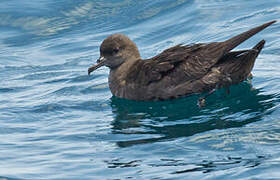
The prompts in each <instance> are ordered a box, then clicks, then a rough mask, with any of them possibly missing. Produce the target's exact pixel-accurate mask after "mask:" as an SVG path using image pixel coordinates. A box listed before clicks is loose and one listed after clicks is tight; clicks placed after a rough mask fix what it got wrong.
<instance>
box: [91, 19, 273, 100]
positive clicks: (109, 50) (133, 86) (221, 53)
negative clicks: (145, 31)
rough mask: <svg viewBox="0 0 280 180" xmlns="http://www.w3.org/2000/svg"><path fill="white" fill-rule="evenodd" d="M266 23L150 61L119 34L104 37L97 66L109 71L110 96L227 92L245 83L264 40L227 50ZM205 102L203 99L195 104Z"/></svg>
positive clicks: (172, 50) (162, 96)
mask: <svg viewBox="0 0 280 180" xmlns="http://www.w3.org/2000/svg"><path fill="white" fill-rule="evenodd" d="M275 22H276V21H271V22H268V23H265V24H263V25H261V26H258V27H255V28H253V29H251V30H249V31H246V32H244V33H241V34H239V35H237V36H234V37H232V38H230V39H228V40H226V41H223V42H212V43H199V44H190V45H182V44H179V45H176V46H174V47H171V48H168V49H166V50H164V51H163V52H161V53H160V54H158V55H156V56H155V57H152V58H150V59H146V60H143V59H141V56H140V53H139V51H138V48H137V46H136V44H135V43H134V42H133V41H131V40H130V39H129V38H128V37H127V36H125V35H123V34H113V35H111V36H109V37H107V38H106V39H105V40H104V41H103V42H102V44H101V46H100V58H99V59H98V60H97V64H95V65H93V66H91V67H90V68H89V69H88V74H90V73H91V72H92V71H94V70H96V69H97V68H99V67H101V66H107V67H109V68H110V75H109V87H110V90H111V92H112V94H113V95H114V96H117V97H120V98H125V99H130V100H137V101H150V100H151V101H155V100H167V99H173V98H179V97H182V96H188V95H191V94H195V93H203V92H208V93H209V94H211V93H212V92H214V90H215V89H218V88H223V87H225V88H228V87H229V86H230V85H233V84H238V83H240V82H242V81H244V80H246V79H247V78H248V77H249V76H250V75H251V71H252V68H253V66H254V63H255V60H256V58H257V56H258V55H259V53H260V52H261V50H262V48H263V46H264V44H265V41H264V40H261V41H260V42H259V43H257V44H256V45H255V46H254V47H253V48H252V49H247V50H239V51H231V50H232V49H234V48H235V47H236V46H238V45H239V44H241V43H242V42H244V41H245V40H247V39H249V38H250V37H252V36H253V35H255V34H256V33H258V32H260V31H262V30H263V29H265V28H266V27H268V26H270V25H271V24H273V23H275ZM199 102H200V103H201V105H203V104H204V98H201V99H200V100H199Z"/></svg>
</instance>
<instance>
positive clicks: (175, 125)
mask: <svg viewBox="0 0 280 180" xmlns="http://www.w3.org/2000/svg"><path fill="white" fill-rule="evenodd" d="M230 90H231V92H230V94H229V95H228V94H226V92H225V90H224V89H221V90H219V91H217V92H216V93H214V94H213V95H211V96H210V97H209V98H208V99H207V105H206V107H204V108H202V109H201V108H199V107H198V106H197V99H198V97H199V96H198V95H194V96H190V97H186V98H182V99H176V100H170V101H161V102H136V101H130V100H124V99H119V98H116V97H112V99H111V106H112V109H113V113H114V119H115V120H114V121H113V122H112V126H113V128H112V133H113V134H123V135H132V134H133V135H138V136H139V135H140V137H141V135H143V137H144V135H145V138H139V137H138V138H137V139H135V140H134V139H133V140H131V138H129V140H125V139H121V140H119V141H117V145H118V146H119V147H128V146H132V145H136V144H143V143H153V142H157V141H164V140H168V139H173V138H179V137H188V136H192V135H194V134H197V133H202V132H206V131H210V130H214V129H227V128H234V127H242V126H244V125H246V124H248V123H252V122H256V121H259V120H261V119H262V117H263V116H265V115H267V114H270V113H272V112H273V107H274V106H275V104H276V102H277V101H279V98H278V96H277V95H273V94H270V95H265V94H264V93H262V91H261V89H252V88H251V85H250V84H249V83H247V82H244V83H241V84H239V85H236V86H232V87H231V89H230ZM147 135H148V137H149V136H150V137H151V138H147Z"/></svg>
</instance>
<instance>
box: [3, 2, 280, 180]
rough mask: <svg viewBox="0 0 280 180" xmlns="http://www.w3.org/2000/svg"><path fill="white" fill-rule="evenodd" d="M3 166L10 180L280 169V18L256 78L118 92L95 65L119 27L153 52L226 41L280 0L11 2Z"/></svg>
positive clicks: (220, 175)
mask: <svg viewBox="0 0 280 180" xmlns="http://www.w3.org/2000/svg"><path fill="white" fill-rule="evenodd" d="M0 12H1V13H0V34H1V35H0V139H1V142H0V154H1V156H0V176H1V177H3V178H6V179H279V178H280V173H279V168H280V153H279V152H280V121H279V117H280V110H279V104H280V103H279V102H280V99H279V98H280V94H279V92H280V78H279V77H280V72H279V70H278V69H279V68H280V61H279V57H280V49H279V47H280V40H279V39H280V38H279V37H280V25H279V23H277V24H274V25H272V26H271V27H269V28H268V29H266V30H264V31H263V32H261V33H259V34H258V35H256V36H255V37H254V38H252V39H251V40H249V41H247V42H245V43H244V44H243V45H241V46H240V47H238V48H237V49H242V48H243V49H244V48H251V47H253V46H254V45H255V44H256V43H257V42H259V41H260V40H262V39H265V40H266V41H267V43H266V45H265V48H264V49H263V51H262V53H261V54H260V55H259V57H258V59H257V62H256V65H255V68H254V70H253V74H254V78H253V79H252V80H251V81H248V82H244V83H241V84H240V85H236V86H233V87H231V89H230V94H229V95H228V94H227V93H226V92H225V90H219V91H217V92H216V93H214V94H213V95H212V96H210V97H209V98H208V99H207V105H206V107H205V108H203V109H200V108H198V107H197V104H196V103H197V99H198V97H199V95H195V96H191V97H187V98H182V99H177V100H171V101H163V102H134V101H128V100H123V99H118V98H115V97H112V95H111V93H110V91H109V88H108V84H107V76H108V72H109V70H108V69H106V68H101V69H99V70H97V71H96V72H95V73H94V74H93V75H92V76H88V75H87V68H88V67H89V66H90V65H92V64H93V63H94V62H95V60H96V59H97V58H98V57H99V49H98V48H99V45H100V43H101V42H102V40H103V39H104V38H105V37H107V36H108V35H110V34H112V33H124V34H126V35H128V36H129V37H131V39H132V40H134V41H135V42H136V43H137V45H138V46H139V50H140V52H141V55H142V57H143V58H148V57H152V56H154V55H156V54H157V53H159V52H161V51H162V50H164V49H166V48H168V47H171V46H173V45H175V44H178V43H184V44H188V43H197V42H211V41H221V40H225V39H226V38H229V37H231V36H233V35H236V34H238V33H240V32H243V31H245V30H248V29H249V28H251V27H253V26H257V25H260V24H262V23H265V22H267V21H271V20H278V21H279V20H280V19H279V17H280V2H279V1H278V0H267V1H244V0H228V1H218V0H210V1H206V0H196V1H194V0H165V1H163V0H143V1H132V0H111V1H105V0H95V1H93V0H76V1H66V0H64V1H54V0H48V1H47V0H41V1H35V0H28V1H27V0H22V1H16V0H2V2H1V6H0Z"/></svg>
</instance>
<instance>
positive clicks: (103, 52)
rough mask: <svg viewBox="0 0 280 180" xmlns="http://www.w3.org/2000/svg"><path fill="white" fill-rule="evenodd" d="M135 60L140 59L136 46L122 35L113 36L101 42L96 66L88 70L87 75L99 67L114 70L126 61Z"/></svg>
mask: <svg viewBox="0 0 280 180" xmlns="http://www.w3.org/2000/svg"><path fill="white" fill-rule="evenodd" d="M137 59H140V53H139V51H138V48H137V46H136V44H135V43H134V42H133V41H131V40H130V39H129V38H128V37H127V36H125V35H123V34H113V35H111V36H109V37H107V38H106V39H105V40H104V41H103V42H102V44H101V46H100V57H99V59H98V60H97V64H95V65H93V66H91V67H90V68H89V69H88V74H90V73H91V72H92V71H94V70H96V69H98V68H99V67H101V66H107V67H109V68H110V69H115V68H118V67H119V66H120V65H121V64H123V63H125V62H127V61H133V60H137Z"/></svg>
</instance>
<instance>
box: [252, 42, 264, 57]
mask: <svg viewBox="0 0 280 180" xmlns="http://www.w3.org/2000/svg"><path fill="white" fill-rule="evenodd" d="M264 44H265V40H261V41H260V42H259V43H258V44H257V45H255V46H254V47H253V49H255V50H257V51H258V54H259V53H260V52H261V50H262V48H263V47H264Z"/></svg>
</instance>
